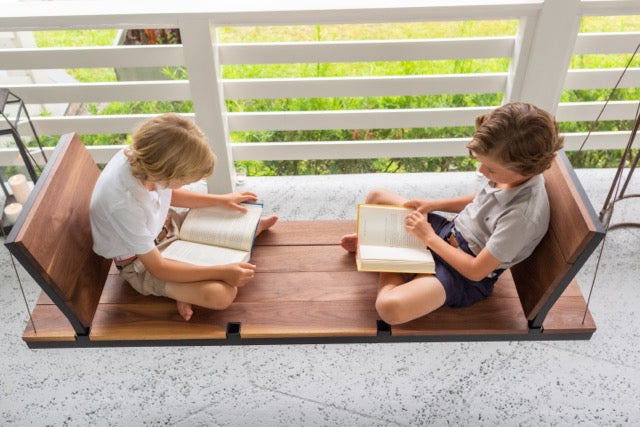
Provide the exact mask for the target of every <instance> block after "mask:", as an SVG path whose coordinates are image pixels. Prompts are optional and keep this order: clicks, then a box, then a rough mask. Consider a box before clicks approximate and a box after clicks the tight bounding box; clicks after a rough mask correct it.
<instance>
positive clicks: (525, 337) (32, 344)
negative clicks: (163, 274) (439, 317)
mask: <svg viewBox="0 0 640 427" xmlns="http://www.w3.org/2000/svg"><path fill="white" fill-rule="evenodd" d="M381 322H382V321H380V320H379V321H378V324H380V323H381ZM382 323H384V322H382ZM385 325H386V324H385ZM239 326H240V327H241V325H240V324H239V323H235V322H234V323H229V324H228V325H227V337H226V338H225V339H184V340H177V339H173V340H110V341H92V340H90V339H89V336H88V335H79V336H76V340H75V341H27V343H26V344H27V346H28V347H29V348H32V349H47V348H101V347H188V346H232V345H254V346H255V345H300V344H385V343H402V342H495V341H568V340H571V341H575V340H589V339H590V338H591V336H592V335H593V332H582V333H543V332H542V331H541V330H540V329H529V333H526V334H466V335H402V336H394V335H393V334H392V333H391V331H389V330H385V329H382V330H381V329H378V334H377V335H375V336H353V337H337V336H336V337H286V338H284V337H283V338H241V337H240V329H238V327H239ZM387 326H388V325H387ZM230 330H231V332H230Z"/></svg>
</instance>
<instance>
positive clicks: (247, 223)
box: [162, 203, 262, 265]
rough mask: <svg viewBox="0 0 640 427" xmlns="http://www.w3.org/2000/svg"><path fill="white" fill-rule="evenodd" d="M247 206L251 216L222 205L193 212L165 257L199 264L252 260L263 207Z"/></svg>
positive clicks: (247, 204)
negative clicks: (252, 250) (252, 249)
mask: <svg viewBox="0 0 640 427" xmlns="http://www.w3.org/2000/svg"><path fill="white" fill-rule="evenodd" d="M243 205H244V206H245V207H247V209H248V212H247V213H242V212H237V211H232V210H229V209H225V208H221V207H218V206H210V207H206V208H194V209H191V210H190V211H189V213H188V214H187V217H186V218H185V220H184V222H183V223H182V227H181V228H180V235H179V240H176V241H175V242H173V243H171V244H170V245H169V246H168V247H167V248H166V249H165V250H164V251H162V255H163V256H164V257H165V258H169V259H173V260H176V261H182V262H188V263H190V264H196V265H224V264H231V263H234V262H247V261H249V259H251V248H252V247H253V241H254V239H255V235H256V230H257V228H258V222H259V221H260V216H261V215H262V205H261V204H256V203H244V204H243Z"/></svg>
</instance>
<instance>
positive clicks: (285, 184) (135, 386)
mask: <svg viewBox="0 0 640 427" xmlns="http://www.w3.org/2000/svg"><path fill="white" fill-rule="evenodd" d="M578 175H579V176H580V178H581V179H582V181H583V183H584V186H585V188H586V190H587V193H588V194H589V196H590V198H591V200H592V201H593V204H594V206H596V208H597V210H599V208H600V207H601V205H602V202H603V200H604V198H605V196H606V191H607V190H608V188H609V185H610V182H611V179H612V177H613V171H611V170H599V171H586V170H581V171H578ZM477 185H478V183H477V180H476V179H475V175H474V174H473V173H445V174H406V175H391V176H390V175H382V174H381V175H360V176H345V175H342V176H326V177H273V178H249V179H248V180H247V183H246V184H245V185H244V186H243V187H241V188H245V189H251V190H253V191H256V192H257V193H258V194H259V195H260V196H261V198H262V199H263V200H264V202H265V209H266V212H267V213H269V212H274V213H277V214H278V215H279V216H280V217H281V218H282V219H289V220H295V219H349V218H353V217H354V213H355V204H356V202H357V201H361V200H362V199H363V198H364V196H365V194H366V193H367V191H368V190H369V189H371V188H373V187H376V186H384V187H387V188H391V189H393V190H395V191H400V192H402V193H403V194H406V195H408V196H409V195H420V196H425V197H442V196H446V195H455V194H466V193H468V192H473V191H475V189H476V187H477ZM638 188H639V186H638V182H637V180H636V181H635V182H634V183H633V184H632V186H631V188H630V190H631V191H630V192H631V193H633V192H639V191H638ZM638 212H640V199H636V200H629V201H627V202H623V203H621V204H619V206H618V208H617V213H616V218H622V219H625V220H638V221H640V214H639V213H638ZM639 247H640V230H639V229H626V230H616V231H612V232H610V234H609V235H608V236H607V240H606V245H605V249H604V254H603V259H602V263H601V266H600V270H599V273H598V277H597V280H596V284H595V290H594V292H593V297H592V301H591V312H592V314H593V317H594V318H595V321H596V324H597V326H598V330H597V332H596V333H595V335H594V336H593V338H592V339H591V340H590V341H577V342H491V343H468V342H467V343H411V344H409V343H407V344H378V345H375V344H349V345H299V346H290V345H286V346H253V347H182V348H179V347H178V348H105V349H82V350H68V349H66V350H30V349H28V348H27V346H26V345H25V344H24V343H23V342H22V341H21V338H20V336H21V334H22V330H23V328H24V326H25V323H26V319H27V314H26V309H25V307H24V303H23V300H22V295H21V293H20V290H19V287H18V282H17V280H16V277H15V274H14V272H13V270H12V268H11V263H10V260H9V256H8V253H7V251H6V249H4V248H2V249H1V250H0V278H1V279H0V323H1V326H0V328H1V329H0V330H1V334H2V335H1V336H2V341H3V343H2V345H1V346H0V425H9V426H23V425H36V426H39V425H54V426H61V425H73V426H88V425H98V426H101V425H122V426H138V425H171V426H174V425H175V426H218V425H219V426H307V425H309V426H334V425H335V426H386V425H401V426H404V425H473V426H475V425H485V426H494V425H509V426H510V425H527V426H538V425H563V426H565V425H569V426H571V425H594V426H595V425H597V426H600V425H640V350H639V348H640V347H639V343H640V308H639V307H640V280H639V275H638V272H639V271H640V249H638V248H639ZM594 266H595V256H594V257H592V259H591V260H590V261H589V262H588V264H587V265H586V266H585V268H584V269H583V270H582V271H581V273H580V274H579V276H578V279H579V281H580V284H581V286H582V289H583V293H585V294H587V293H588V291H589V286H590V284H591V279H592V276H593V271H594ZM20 277H21V278H22V282H23V286H24V288H25V291H26V294H27V299H28V301H29V304H33V302H34V300H35V298H36V296H37V293H38V290H37V287H36V285H35V284H34V282H33V281H32V280H31V279H30V278H29V277H28V276H27V274H26V273H25V272H24V271H23V270H20Z"/></svg>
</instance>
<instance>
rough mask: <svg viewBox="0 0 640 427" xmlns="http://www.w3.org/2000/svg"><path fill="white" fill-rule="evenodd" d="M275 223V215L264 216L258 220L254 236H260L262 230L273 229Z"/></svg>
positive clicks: (276, 219) (276, 218)
mask: <svg viewBox="0 0 640 427" xmlns="http://www.w3.org/2000/svg"><path fill="white" fill-rule="evenodd" d="M277 221H278V217H277V216H275V215H271V216H265V217H262V218H260V222H259V223H258V231H256V236H258V235H260V233H262V232H263V231H264V230H268V229H269V228H271V227H273V224H275V223H276V222H277Z"/></svg>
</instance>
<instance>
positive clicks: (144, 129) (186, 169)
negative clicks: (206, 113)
mask: <svg viewBox="0 0 640 427" xmlns="http://www.w3.org/2000/svg"><path fill="white" fill-rule="evenodd" d="M131 139H132V143H131V145H130V146H129V147H127V149H126V150H125V155H126V156H127V158H128V161H129V165H130V166H131V174H132V175H133V176H135V177H136V178H138V179H141V180H151V181H155V182H160V183H165V184H168V183H170V182H177V181H182V182H185V183H191V182H195V181H198V180H199V179H202V178H204V177H206V176H209V175H211V174H212V173H213V169H214V167H215V162H216V156H215V155H214V154H213V152H212V151H211V147H209V144H208V143H207V140H206V138H205V136H204V134H203V133H202V131H201V130H200V128H198V126H196V124H195V123H193V121H191V120H189V119H187V118H185V117H182V116H180V115H178V114H174V113H169V114H163V115H160V116H157V117H154V118H152V119H149V120H147V121H146V122H144V123H142V125H140V127H138V129H136V130H135V131H134V132H133V135H132V136H131Z"/></svg>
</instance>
